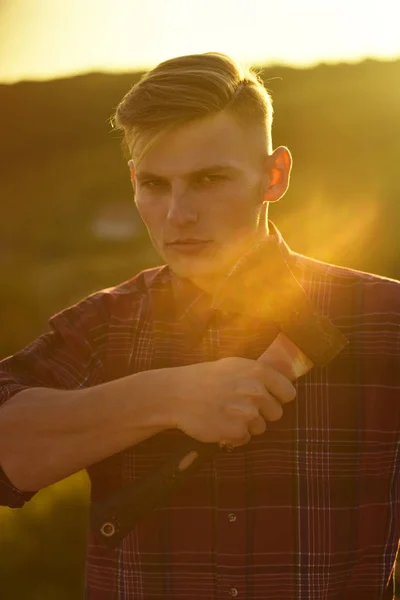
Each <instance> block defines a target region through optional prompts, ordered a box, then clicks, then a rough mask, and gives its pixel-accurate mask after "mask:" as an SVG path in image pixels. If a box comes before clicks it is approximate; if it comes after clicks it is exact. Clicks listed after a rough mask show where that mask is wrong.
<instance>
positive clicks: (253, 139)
mask: <svg viewBox="0 0 400 600" xmlns="http://www.w3.org/2000/svg"><path fill="white" fill-rule="evenodd" d="M147 142H148V139H145V138H144V139H143V140H139V144H138V146H137V155H138V156H140V153H141V150H142V149H143V147H145V145H146V143H147ZM265 147H266V142H265V134H264V132H263V130H262V127H260V128H259V131H258V132H257V131H255V128H251V130H249V129H248V128H246V127H243V126H241V125H239V124H238V122H237V120H236V119H235V118H234V117H233V116H232V115H229V114H226V113H218V114H217V115H213V116H211V117H205V118H202V119H198V120H196V121H192V122H190V123H187V124H185V125H181V126H179V127H177V128H175V129H173V130H172V131H169V132H167V133H165V134H164V135H163V136H162V137H161V138H160V139H159V141H158V142H157V143H156V144H155V145H154V146H153V147H151V148H150V150H148V151H147V152H145V154H144V156H143V158H142V159H141V161H140V164H139V165H136V164H135V157H133V161H134V164H135V167H136V173H137V174H138V173H140V171H149V172H152V173H157V174H158V175H160V176H163V177H173V176H184V175H185V174H187V173H190V172H193V171H196V170H199V169H203V168H205V167H207V165H215V164H225V165H229V166H232V167H235V168H239V169H240V168H243V169H246V168H248V167H250V166H253V167H254V163H255V161H257V162H258V161H259V160H260V158H261V157H262V156H263V154H265Z"/></svg>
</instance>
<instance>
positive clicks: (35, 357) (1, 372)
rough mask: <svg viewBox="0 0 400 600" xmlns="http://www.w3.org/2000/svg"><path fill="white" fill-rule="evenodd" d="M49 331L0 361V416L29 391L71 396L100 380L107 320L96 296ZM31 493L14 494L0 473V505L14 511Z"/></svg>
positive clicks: (52, 324) (51, 322)
mask: <svg viewBox="0 0 400 600" xmlns="http://www.w3.org/2000/svg"><path fill="white" fill-rule="evenodd" d="M49 325H50V331H48V332H47V333H45V334H43V335H41V336H40V337H38V338H37V339H36V340H34V341H33V342H32V343H30V344H28V345H27V346H26V347H25V348H23V349H22V350H20V351H19V352H17V353H15V354H13V355H12V356H8V357H6V358H5V359H4V360H2V361H0V411H1V408H2V406H3V405H4V404H5V403H6V402H7V401H8V400H10V398H12V397H13V396H15V394H17V393H19V392H21V391H23V390H26V389H30V388H33V387H47V388H53V389H64V390H73V389H80V388H84V387H90V386H93V385H97V384H99V383H101V382H102V380H103V376H104V373H103V361H102V351H101V345H99V343H98V342H97V340H98V339H101V338H104V337H105V335H104V334H105V329H106V327H107V316H106V314H105V311H104V306H103V303H102V293H101V292H98V293H96V294H93V295H92V296H89V297H88V298H85V299H84V300H82V301H81V302H79V303H78V304H75V305H73V306H71V307H68V308H67V309H65V310H63V311H61V312H59V313H57V314H56V315H54V316H53V317H52V318H51V319H50V320H49ZM35 493H36V491H33V492H21V491H20V490H18V489H16V488H15V487H14V486H13V484H12V483H11V481H10V480H9V479H8V477H7V475H6V474H5V473H4V471H3V470H2V469H1V467H0V505H1V506H10V507H12V508H19V507H21V506H23V504H24V503H25V502H27V501H28V500H30V498H32V496H33V495H34V494H35Z"/></svg>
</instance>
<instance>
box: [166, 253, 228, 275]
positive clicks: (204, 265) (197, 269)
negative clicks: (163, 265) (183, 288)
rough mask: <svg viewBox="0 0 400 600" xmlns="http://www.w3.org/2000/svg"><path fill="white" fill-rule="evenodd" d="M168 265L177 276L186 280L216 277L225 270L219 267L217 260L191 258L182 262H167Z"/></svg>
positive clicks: (181, 260)
mask: <svg viewBox="0 0 400 600" xmlns="http://www.w3.org/2000/svg"><path fill="white" fill-rule="evenodd" d="M167 263H168V265H169V267H170V268H171V270H172V271H173V272H174V273H175V274H176V275H178V276H179V277H183V278H185V279H198V278H208V277H215V276H216V275H219V274H220V273H221V272H223V270H224V269H223V268H222V266H221V265H218V263H217V261H216V260H215V258H214V259H211V260H210V259H209V260H204V259H203V260H199V259H197V260H196V259H194V258H193V257H191V258H183V259H180V260H176V259H175V260H167Z"/></svg>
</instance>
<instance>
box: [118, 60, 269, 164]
mask: <svg viewBox="0 0 400 600" xmlns="http://www.w3.org/2000/svg"><path fill="white" fill-rule="evenodd" d="M221 111H228V112H229V113H230V114H231V115H232V116H234V117H235V118H236V119H237V122H238V124H240V125H242V126H244V127H254V126H255V127H260V126H261V127H263V128H264V132H265V144H266V151H267V152H268V153H271V151H272V139H271V126H272V117H273V108H272V100H271V97H270V95H269V93H268V91H267V89H266V88H265V87H264V84H263V82H262V80H261V78H260V77H259V75H258V74H257V73H256V72H255V71H254V70H252V69H251V68H247V67H244V66H243V65H241V64H240V63H238V62H236V61H234V60H233V59H232V58H231V57H229V56H227V55H225V54H220V53H218V52H206V53H205V54H190V55H187V56H180V57H177V58H172V59H170V60H167V61H164V62H162V63H160V64H159V65H158V66H156V67H155V68H154V69H152V70H151V71H149V72H148V73H146V74H145V75H143V76H142V78H141V79H140V80H139V82H138V83H136V84H135V85H134V86H133V87H132V88H131V89H130V90H129V92H128V93H127V94H125V96H124V97H123V99H122V100H121V102H120V103H119V105H118V106H117V109H116V111H115V114H114V115H113V116H112V117H111V125H112V127H114V128H115V129H116V130H120V131H122V132H123V147H124V150H125V152H126V154H127V157H128V158H131V157H133V158H134V159H135V160H136V161H137V163H138V162H140V160H141V159H142V158H143V156H144V154H145V153H146V152H147V151H148V150H149V149H150V148H151V147H153V146H154V144H155V143H156V142H157V141H158V140H159V139H160V137H161V136H162V135H164V134H165V133H167V132H168V131H170V130H171V129H172V128H175V127H178V126H181V125H184V124H185V123H189V122H190V121H194V120H197V119H201V118H203V117H208V116H212V115H216V114H217V113H219V112H221ZM139 141H141V142H142V144H141V146H142V147H141V151H140V156H139V154H138V153H137V146H138V142H139ZM143 141H145V143H144V144H143Z"/></svg>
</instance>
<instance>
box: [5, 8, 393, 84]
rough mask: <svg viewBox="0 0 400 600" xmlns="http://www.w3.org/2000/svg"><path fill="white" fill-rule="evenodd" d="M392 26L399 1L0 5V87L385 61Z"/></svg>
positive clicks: (389, 54)
mask: <svg viewBox="0 0 400 600" xmlns="http://www.w3.org/2000/svg"><path fill="white" fill-rule="evenodd" d="M399 18H400V0H380V1H379V2H376V1H372V0H285V2H277V1H274V2H269V0H240V1H239V0H0V82H14V81H18V80H21V79H49V78H54V77H61V76H66V75H72V74H75V73H82V72H88V71H92V70H96V71H99V70H101V71H121V70H122V71H128V70H132V69H135V68H141V67H151V66H154V65H155V64H157V63H158V62H160V61H162V60H165V59H167V58H171V57H173V56H178V55H181V54H190V53H192V52H207V51H219V52H226V53H228V54H232V55H233V56H234V57H236V58H239V59H241V60H243V61H244V62H248V63H251V62H252V63H257V62H258V63H262V64H268V63H277V62H279V63H288V64H293V65H309V64H314V63H316V62H322V61H324V62H336V61H340V60H346V61H356V60H360V59H362V58H365V57H373V58H388V59H392V58H395V57H398V56H400V35H399Z"/></svg>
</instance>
